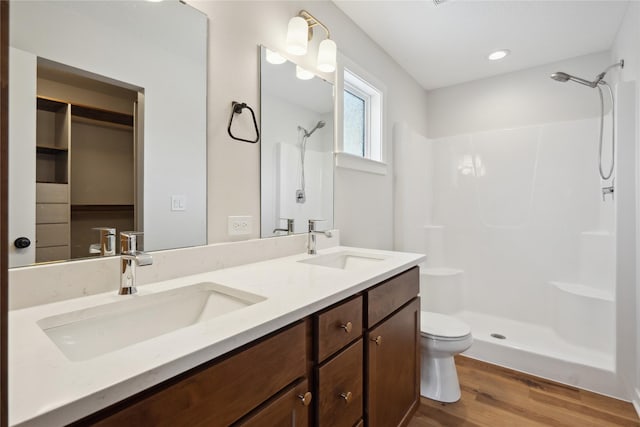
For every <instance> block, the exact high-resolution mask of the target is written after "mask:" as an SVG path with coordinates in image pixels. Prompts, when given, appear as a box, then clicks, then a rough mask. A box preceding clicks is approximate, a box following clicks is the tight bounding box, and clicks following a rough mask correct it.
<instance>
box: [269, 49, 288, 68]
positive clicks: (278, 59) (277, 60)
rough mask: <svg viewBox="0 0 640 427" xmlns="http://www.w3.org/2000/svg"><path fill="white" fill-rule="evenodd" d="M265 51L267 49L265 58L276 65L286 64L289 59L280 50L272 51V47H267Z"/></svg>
mask: <svg viewBox="0 0 640 427" xmlns="http://www.w3.org/2000/svg"><path fill="white" fill-rule="evenodd" d="M265 51H266V55H265V56H266V58H265V59H266V60H267V62H268V63H269V64H274V65H278V64H284V62H285V61H286V60H287V58H285V57H284V56H282V55H280V54H279V53H278V52H274V51H272V50H271V49H265Z"/></svg>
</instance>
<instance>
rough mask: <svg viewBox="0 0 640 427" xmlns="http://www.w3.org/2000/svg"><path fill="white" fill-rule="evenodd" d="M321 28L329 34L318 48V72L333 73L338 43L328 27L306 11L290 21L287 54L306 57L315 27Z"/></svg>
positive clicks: (302, 11)
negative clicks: (333, 38) (332, 38)
mask: <svg viewBox="0 0 640 427" xmlns="http://www.w3.org/2000/svg"><path fill="white" fill-rule="evenodd" d="M315 26H319V27H322V29H323V30H324V31H325V32H326V33H327V37H326V39H325V40H323V41H322V42H320V46H319V47H318V63H317V64H318V65H317V67H318V70H320V71H322V72H323V73H332V72H334V71H335V69H336V52H337V47H336V43H335V42H334V41H333V40H331V34H330V33H329V29H328V28H327V26H326V25H324V24H323V23H322V22H320V21H319V20H318V19H317V18H315V17H314V16H313V15H311V14H310V13H309V12H307V11H306V10H301V11H300V12H299V13H298V16H295V17H293V18H291V20H289V27H288V31H287V52H289V53H291V54H293V55H305V54H306V53H307V44H308V42H309V40H311V39H312V38H313V27H315Z"/></svg>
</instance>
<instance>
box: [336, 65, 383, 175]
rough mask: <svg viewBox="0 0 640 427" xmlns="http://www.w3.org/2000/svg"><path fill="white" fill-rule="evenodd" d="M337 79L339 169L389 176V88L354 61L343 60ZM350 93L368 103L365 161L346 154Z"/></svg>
mask: <svg viewBox="0 0 640 427" xmlns="http://www.w3.org/2000/svg"><path fill="white" fill-rule="evenodd" d="M338 69H339V70H340V72H338V73H337V76H336V77H337V78H336V92H337V93H336V95H337V96H336V98H337V108H336V123H338V124H339V129H337V130H338V138H337V139H336V167H340V168H347V169H353V170H358V171H362V172H368V173H374V174H379V175H386V174H387V163H386V162H385V160H386V159H385V157H386V151H385V148H386V147H385V145H384V140H385V138H384V135H385V134H384V132H385V129H386V126H385V115H384V101H385V98H386V96H385V93H386V88H385V86H384V85H383V84H382V83H381V82H380V80H379V79H377V78H376V77H374V76H372V75H371V74H370V73H368V72H367V71H365V70H363V69H362V68H361V67H359V66H358V65H357V64H355V63H354V62H353V61H351V60H349V59H348V58H346V57H344V56H342V55H341V56H340V60H339V68H338ZM345 90H347V91H349V92H351V93H353V94H354V95H356V96H357V97H359V98H362V99H364V100H365V147H364V152H365V153H364V154H365V155H364V157H363V156H359V155H355V154H350V153H347V152H345V151H344V114H343V109H344V91H345Z"/></svg>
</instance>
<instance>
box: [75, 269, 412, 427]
mask: <svg viewBox="0 0 640 427" xmlns="http://www.w3.org/2000/svg"><path fill="white" fill-rule="evenodd" d="M417 295H418V270H417V267H415V268H413V269H410V270H407V271H406V272H404V273H401V274H399V275H397V276H395V277H393V278H391V279H389V280H387V281H384V282H383V283H381V284H379V285H377V286H374V287H372V288H370V289H368V290H366V291H364V292H362V293H359V294H357V295H354V296H352V297H349V298H348V299H346V300H344V301H342V302H340V303H338V304H335V305H333V306H331V307H329V308H327V309H325V310H322V311H321V312H318V313H316V314H314V315H312V316H310V317H308V318H306V319H304V320H302V321H298V322H296V323H295V324H293V325H291V326H288V327H286V328H283V329H281V330H280V331H277V332H274V333H272V334H271V335H269V336H267V337H264V338H261V339H259V340H257V341H255V342H253V343H249V344H247V345H245V346H243V347H242V348H240V349H238V350H235V351H233V352H231V353H230V354H227V355H224V356H221V357H219V358H217V359H215V360H212V361H210V362H208V363H205V364H204V365H201V366H199V367H196V368H194V369H192V370H190V371H188V372H186V373H184V374H181V375H179V376H177V377H175V378H173V379H171V380H168V381H166V382H164V383H162V384H159V385H157V386H155V387H152V388H151V389H149V390H145V391H143V392H141V393H139V394H137V395H135V396H133V397H130V398H127V399H125V400H123V401H122V402H119V403H117V404H115V405H113V406H111V407H109V408H106V409H104V410H102V411H100V412H98V413H96V414H92V415H90V416H88V417H86V418H84V419H82V420H80V421H77V422H76V423H74V424H73V425H75V426H79V425H99V426H117V427H126V426H171V427H175V426H213V427H216V426H229V425H234V426H243V427H257V426H265V427H270V426H278V427H280V426H283V427H285V426H291V427H307V426H309V425H312V426H318V427H324V426H328V427H342V426H345V427H352V426H359V427H362V426H371V427H394V426H403V425H406V424H407V423H408V421H409V419H410V418H411V416H412V415H413V413H414V412H415V410H416V409H417V405H418V404H419V397H420V395H419V381H420V358H419V348H420V347H419V336H420V304H419V300H418V298H417ZM365 327H366V329H365Z"/></svg>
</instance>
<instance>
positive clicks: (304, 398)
mask: <svg viewBox="0 0 640 427" xmlns="http://www.w3.org/2000/svg"><path fill="white" fill-rule="evenodd" d="M312 398H313V395H312V394H311V392H310V391H308V392H306V393H305V394H299V395H298V399H300V401H301V402H302V406H309V404H310V403H311V399H312Z"/></svg>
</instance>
